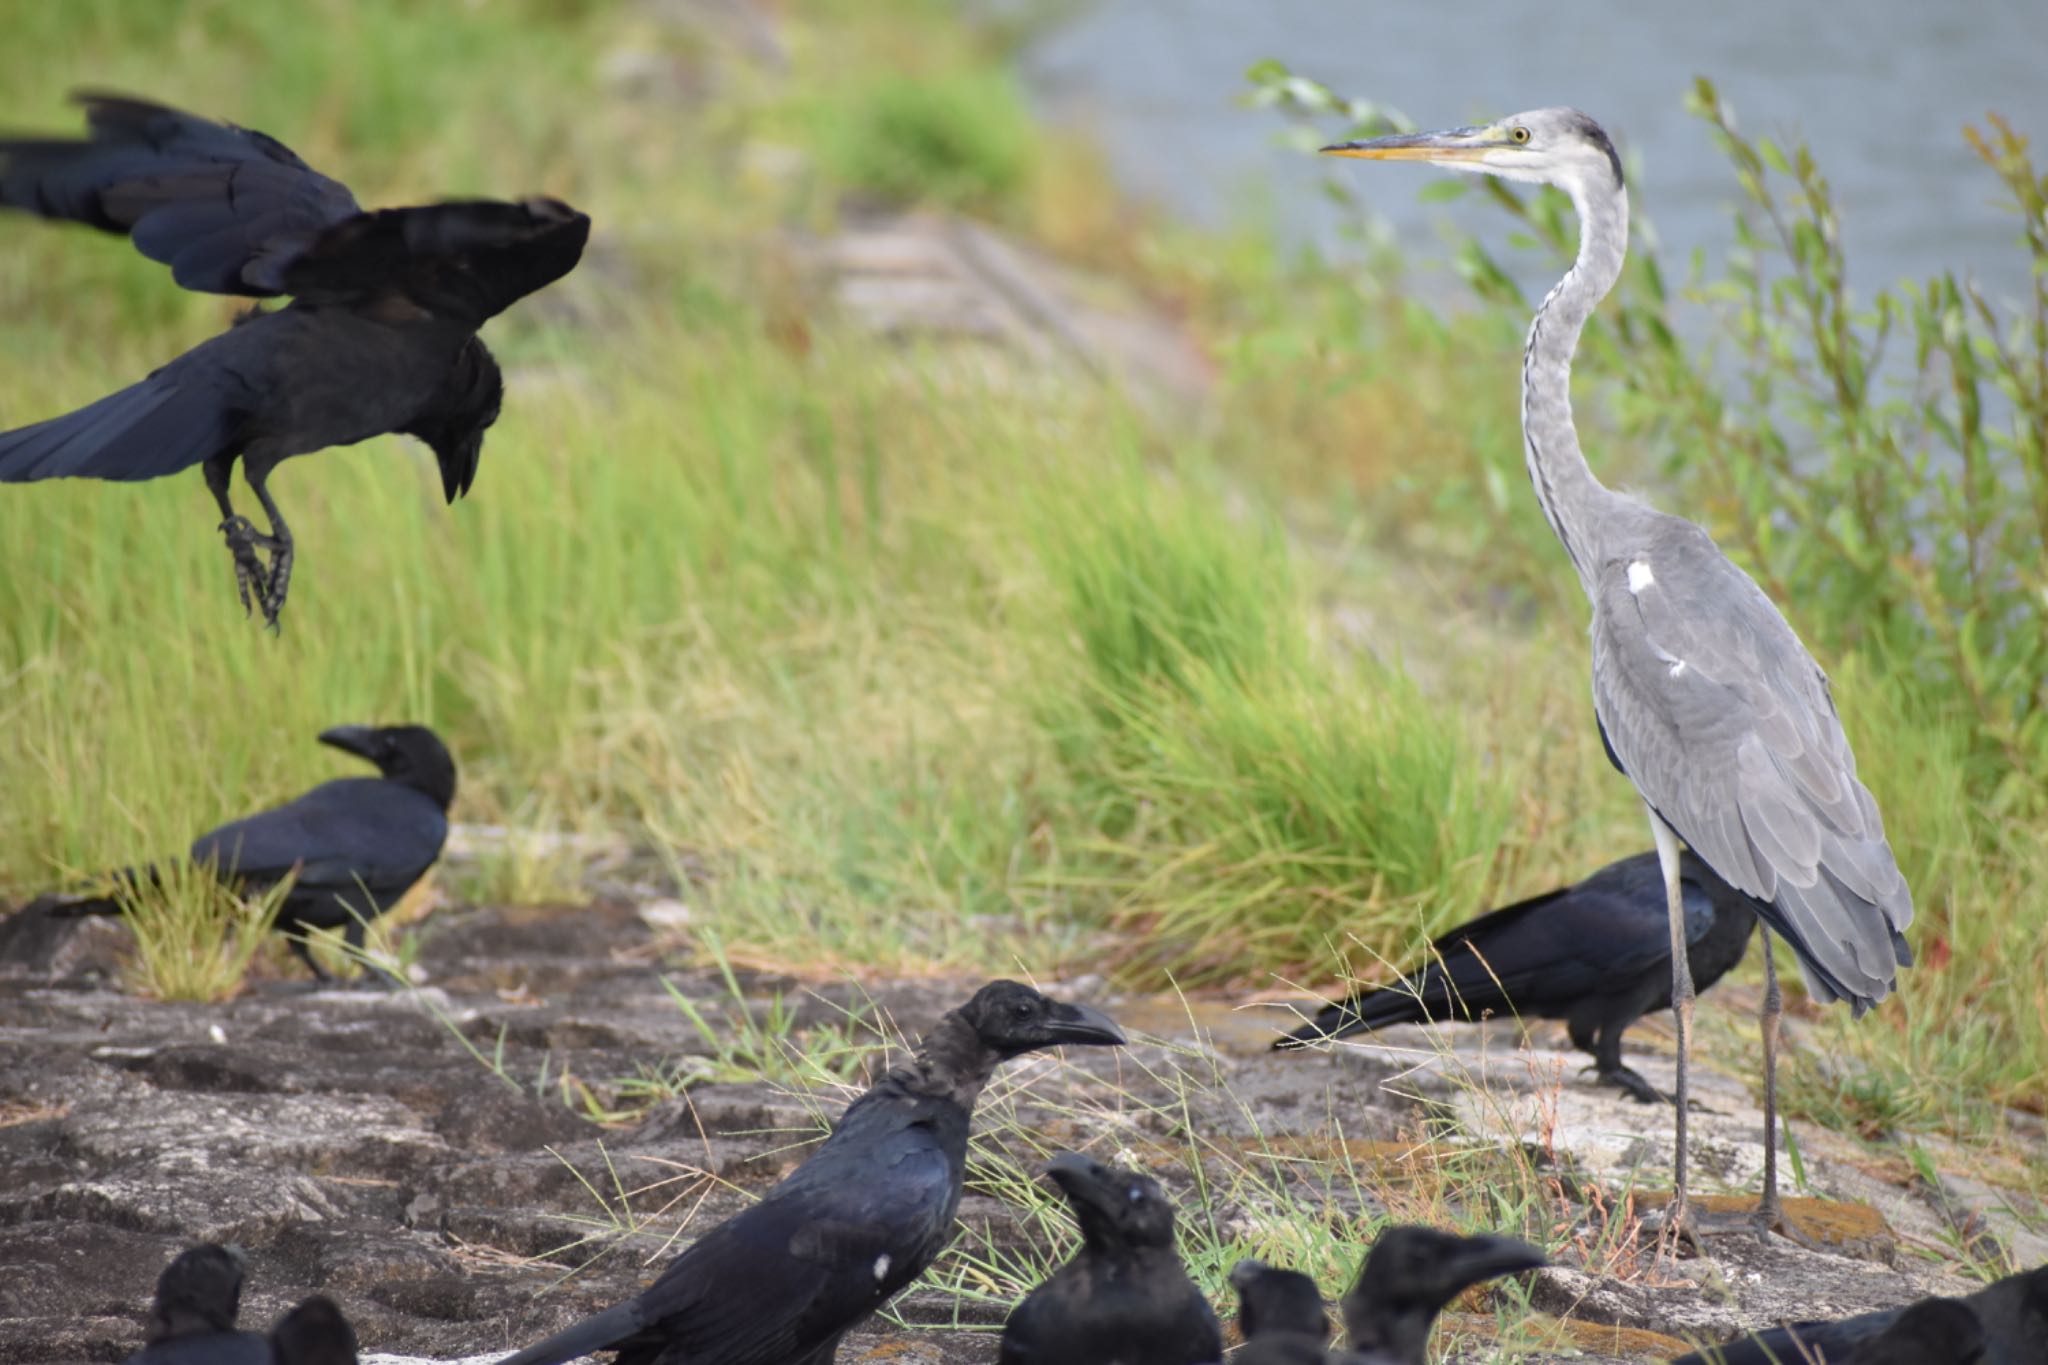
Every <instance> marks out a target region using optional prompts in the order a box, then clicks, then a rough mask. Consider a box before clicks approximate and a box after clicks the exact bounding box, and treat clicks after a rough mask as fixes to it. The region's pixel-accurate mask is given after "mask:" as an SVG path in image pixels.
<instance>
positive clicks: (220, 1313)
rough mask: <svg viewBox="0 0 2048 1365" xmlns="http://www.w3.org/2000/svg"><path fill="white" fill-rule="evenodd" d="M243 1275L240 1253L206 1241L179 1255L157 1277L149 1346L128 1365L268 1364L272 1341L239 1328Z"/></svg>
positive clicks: (146, 1333)
mask: <svg viewBox="0 0 2048 1365" xmlns="http://www.w3.org/2000/svg"><path fill="white" fill-rule="evenodd" d="M242 1276H243V1267H242V1257H241V1255H240V1254H239V1253H237V1252H235V1251H232V1250H230V1249H229V1248H227V1247H224V1246H218V1245H216V1244H215V1243H212V1242H207V1243H205V1244H204V1245H201V1246H196V1247H193V1248H191V1249H190V1250H187V1251H181V1252H179V1253H178V1255H177V1256H176V1257H174V1258H173V1259H172V1261H171V1263H170V1264H169V1265H167V1266H165V1267H164V1272H163V1274H161V1275H159V1276H157V1281H156V1297H155V1298H154V1299H152V1300H151V1301H150V1305H149V1321H148V1323H147V1324H146V1325H145V1326H144V1327H143V1331H142V1339H143V1341H144V1342H145V1343H146V1344H145V1345H144V1346H143V1348H142V1349H141V1350H140V1351H137V1352H136V1353H135V1354H134V1355H132V1356H130V1357H128V1365H270V1342H269V1341H268V1340H267V1339H266V1338H264V1337H263V1336H262V1335H260V1334H259V1333H256V1332H238V1331H236V1330H235V1318H236V1317H237V1316H238V1315H239V1314H240V1313H241V1311H242Z"/></svg>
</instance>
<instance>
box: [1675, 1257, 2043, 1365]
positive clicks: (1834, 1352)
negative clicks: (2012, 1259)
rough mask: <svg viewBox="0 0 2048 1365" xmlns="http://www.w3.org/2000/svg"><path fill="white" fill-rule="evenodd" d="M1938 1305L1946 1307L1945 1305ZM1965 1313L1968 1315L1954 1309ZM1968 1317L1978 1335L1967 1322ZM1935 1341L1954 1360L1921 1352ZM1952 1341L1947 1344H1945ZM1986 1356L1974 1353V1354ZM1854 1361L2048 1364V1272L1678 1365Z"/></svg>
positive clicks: (1753, 1340) (1777, 1332) (1763, 1339)
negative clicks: (1966, 1317) (1958, 1297)
mask: <svg viewBox="0 0 2048 1365" xmlns="http://www.w3.org/2000/svg"><path fill="white" fill-rule="evenodd" d="M1937 1305H1945V1306H1941V1307H1937ZM1956 1308H1960V1309H1962V1310H1963V1312H1962V1313H1960V1314H1959V1313H1957V1312H1955V1311H1954V1309H1956ZM1965 1314H1967V1316H1968V1318H1969V1320H1970V1323H1973V1324H1974V1325H1975V1327H1976V1329H1977V1330H1976V1331H1975V1332H1971V1331H1970V1330H1969V1325H1968V1324H1965V1323H1964V1321H1963V1317H1964V1315H1965ZM1929 1342H1934V1343H1936V1344H1937V1345H1938V1346H1939V1350H1941V1351H1947V1352H1949V1354H1940V1353H1939V1352H1937V1354H1934V1355H1925V1354H1914V1351H1916V1350H1917V1349H1919V1348H1920V1347H1921V1346H1922V1345H1923V1344H1926V1343H1929ZM1942 1343H1945V1344H1942ZM1972 1349H1974V1350H1976V1351H1977V1352H1979V1354H1976V1355H1972V1354H1969V1352H1970V1350H1972ZM1809 1360H1812V1361H1822V1360H1825V1361H1827V1362H1828V1365H1843V1362H1846V1361H1851V1360H1854V1361H1858V1362H1863V1365H1879V1362H1883V1363H1884V1365H1893V1363H1894V1362H1897V1365H1905V1362H1910V1361H1919V1360H1940V1361H1943V1362H1944V1363H1945V1365H1946V1363H1947V1362H1954V1363H1955V1365H1963V1362H1971V1361H1982V1362H1983V1365H2043V1362H2048V1266H2042V1267H2040V1268H2039V1269H2036V1270H2030V1271H2024V1272H2022V1273H2020V1274H2018V1275H2008V1276H2006V1277H2005V1278H2004V1279H2002V1280H1999V1281H1998V1282H1997V1283H1995V1284H1990V1285H1986V1286H1985V1287H1984V1288H1982V1289H1980V1290H1978V1291H1977V1292H1976V1293H1974V1294H1969V1295H1965V1296H1964V1297H1963V1298H1960V1299H1922V1300H1920V1301H1919V1302H1917V1303H1913V1304H1908V1305H1905V1306H1903V1307H1899V1308H1886V1309H1882V1310H1880V1311H1878V1312H1875V1313H1864V1314H1861V1315H1859V1316H1857V1317H1853V1318H1841V1319H1838V1320H1836V1321H1833V1322H1798V1323H1793V1324H1792V1325H1791V1326H1789V1327H1774V1328H1772V1329H1771V1330H1770V1331H1768V1332H1758V1333H1756V1334H1755V1335H1753V1336H1747V1337H1743V1338H1741V1339H1739V1340H1736V1341H1731V1342H1729V1343H1727V1344H1726V1345H1724V1346H1714V1347H1709V1348H1707V1349H1706V1350H1703V1351H1697V1352H1694V1353H1693V1354H1691V1355H1686V1356H1680V1357H1679V1358H1678V1359H1677V1360H1675V1361H1673V1362H1672V1365H1779V1363H1780V1362H1793V1361H1799V1362H1805V1361H1809Z"/></svg>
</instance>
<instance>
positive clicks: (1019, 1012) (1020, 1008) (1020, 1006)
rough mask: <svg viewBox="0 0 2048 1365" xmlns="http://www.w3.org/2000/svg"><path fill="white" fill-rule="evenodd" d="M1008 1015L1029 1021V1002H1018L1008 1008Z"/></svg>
mask: <svg viewBox="0 0 2048 1365" xmlns="http://www.w3.org/2000/svg"><path fill="white" fill-rule="evenodd" d="M1010 1013H1012V1014H1014V1015H1016V1016H1017V1017H1018V1018H1019V1019H1029V1018H1030V1017H1031V1002H1030V1001H1029V1000H1019V1001H1018V1002H1017V1003H1016V1004H1014V1005H1012V1006H1010Z"/></svg>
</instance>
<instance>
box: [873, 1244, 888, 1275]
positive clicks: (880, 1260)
mask: <svg viewBox="0 0 2048 1365" xmlns="http://www.w3.org/2000/svg"><path fill="white" fill-rule="evenodd" d="M888 1275H889V1253H888V1252H886V1251H885V1252H883V1253H882V1254H881V1255H879V1256H877V1257H875V1278H876V1279H877V1280H881V1279H886V1278H888Z"/></svg>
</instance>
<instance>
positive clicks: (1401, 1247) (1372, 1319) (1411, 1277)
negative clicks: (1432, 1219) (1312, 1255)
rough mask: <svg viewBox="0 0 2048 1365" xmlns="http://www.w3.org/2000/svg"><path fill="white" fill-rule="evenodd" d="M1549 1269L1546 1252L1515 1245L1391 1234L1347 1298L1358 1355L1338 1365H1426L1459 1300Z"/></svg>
mask: <svg viewBox="0 0 2048 1365" xmlns="http://www.w3.org/2000/svg"><path fill="white" fill-rule="evenodd" d="M1543 1264H1545V1262H1544V1259H1543V1253H1542V1252H1540V1251H1538V1250H1537V1249H1536V1248H1535V1247H1532V1246H1530V1245H1529V1244H1528V1243H1527V1242H1522V1241H1517V1240H1516V1239H1515V1238H1513V1237H1460V1236H1458V1235H1457V1234H1455V1233H1449V1232H1438V1231H1437V1230H1436V1229H1434V1228H1424V1227H1392V1228H1388V1229H1387V1230H1386V1231H1385V1232H1382V1233H1381V1234H1380V1235H1379V1239H1378V1240H1377V1241H1375V1242H1374V1243H1373V1245H1372V1250H1371V1251H1369V1252H1367V1253H1366V1256H1365V1263H1364V1264H1363V1265H1361V1266H1360V1267H1359V1268H1358V1279H1357V1280H1356V1281H1354V1282H1353V1284H1352V1286H1351V1288H1350V1289H1348V1290H1347V1291H1345V1294H1344V1303H1343V1310H1344V1330H1345V1332H1346V1333H1347V1334H1349V1336H1350V1338H1351V1349H1352V1351H1353V1352H1354V1353H1355V1354H1353V1355H1340V1356H1337V1357H1335V1359H1337V1360H1340V1361H1343V1362H1345V1365H1423V1363H1424V1359H1425V1357H1424V1350H1425V1348H1426V1347H1427V1346H1428V1344H1429V1333H1430V1329H1431V1328H1432V1327H1434V1326H1435V1325H1436V1320H1437V1316H1438V1314H1440V1313H1442V1312H1443V1311H1444V1309H1445V1308H1447V1307H1449V1306H1450V1303H1451V1300H1453V1299H1455V1298H1457V1297H1458V1295H1460V1294H1462V1293H1464V1292H1465V1291H1466V1290H1467V1289H1470V1288H1471V1287H1472V1286H1473V1285H1475V1284H1481V1283H1484V1282H1485V1281H1487V1280H1491V1279H1497V1278H1498V1277H1500V1276H1502V1275H1512V1274H1514V1273H1515V1272H1516V1271H1518V1270H1534V1269H1536V1268H1537V1267H1538V1266H1541V1265H1543Z"/></svg>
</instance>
